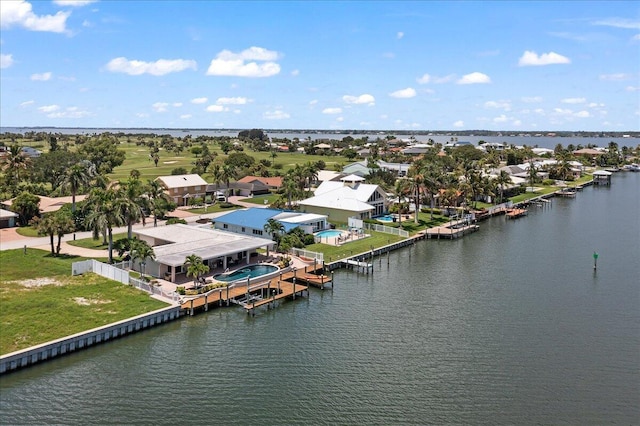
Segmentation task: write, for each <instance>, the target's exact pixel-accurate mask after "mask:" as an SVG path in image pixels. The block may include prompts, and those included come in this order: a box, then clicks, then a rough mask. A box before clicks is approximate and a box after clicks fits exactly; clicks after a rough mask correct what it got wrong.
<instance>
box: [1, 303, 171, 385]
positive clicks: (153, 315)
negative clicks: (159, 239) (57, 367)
mask: <svg viewBox="0 0 640 426" xmlns="http://www.w3.org/2000/svg"><path fill="white" fill-rule="evenodd" d="M180 313H181V308H180V306H169V307H167V308H162V309H158V310H156V311H153V312H149V313H146V314H142V315H138V316H136V317H133V318H128V319H125V320H122V321H118V322H115V323H112V324H108V325H104V326H102V327H98V328H94V329H92V330H88V331H83V332H81V333H77V334H73V335H71V336H67V337H63V338H61V339H57V340H52V341H50V342H47V343H43V344H41V345H37V346H32V347H30V348H26V349H22V350H20V351H16V352H11V353H8V354H6V355H2V356H0V374H5V373H8V372H10V371H14V370H18V369H21V368H24V367H28V366H31V365H34V364H38V363H40V362H43V361H47V360H49V359H52V358H55V357H58V356H61V355H66V354H68V353H71V352H75V351H77V350H80V349H84V348H88V347H89V346H93V345H96V344H99V343H104V342H108V341H109V340H113V339H116V338H118V337H122V336H125V335H127V334H132V333H135V332H137V331H140V330H143V329H145V328H149V327H153V326H156V325H159V324H162V323H166V322H169V321H173V320H175V319H178V318H179V317H180Z"/></svg>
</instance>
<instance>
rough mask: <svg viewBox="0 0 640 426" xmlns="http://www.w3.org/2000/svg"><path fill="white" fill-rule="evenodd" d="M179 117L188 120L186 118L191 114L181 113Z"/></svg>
mask: <svg viewBox="0 0 640 426" xmlns="http://www.w3.org/2000/svg"><path fill="white" fill-rule="evenodd" d="M180 118H181V119H182V120H188V119H190V118H191V114H182V115H181V116H180Z"/></svg>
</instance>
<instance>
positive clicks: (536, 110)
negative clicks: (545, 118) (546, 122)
mask: <svg viewBox="0 0 640 426" xmlns="http://www.w3.org/2000/svg"><path fill="white" fill-rule="evenodd" d="M533 112H535V113H536V114H539V115H545V112H544V110H543V109H542V108H536V109H534V110H533Z"/></svg>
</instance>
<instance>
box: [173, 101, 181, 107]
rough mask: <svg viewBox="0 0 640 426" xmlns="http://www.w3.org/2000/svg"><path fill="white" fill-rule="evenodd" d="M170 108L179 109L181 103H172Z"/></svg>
mask: <svg viewBox="0 0 640 426" xmlns="http://www.w3.org/2000/svg"><path fill="white" fill-rule="evenodd" d="M171 106H173V107H176V108H180V107H181V106H182V102H174V103H172V104H171Z"/></svg>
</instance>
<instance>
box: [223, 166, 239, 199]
mask: <svg viewBox="0 0 640 426" xmlns="http://www.w3.org/2000/svg"><path fill="white" fill-rule="evenodd" d="M237 176H238V171H237V169H236V166H234V165H232V164H225V165H223V166H222V176H221V177H222V180H223V181H224V183H225V184H226V185H227V191H226V194H227V199H226V202H227V203H228V202H229V184H230V182H231V179H235V178H236V177H237Z"/></svg>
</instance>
